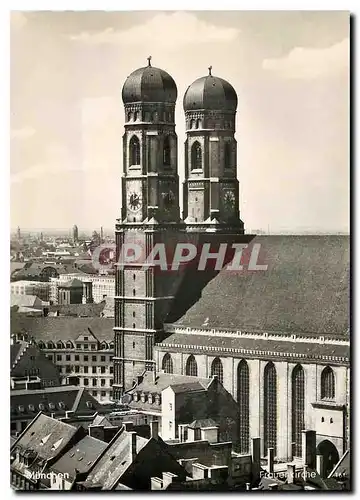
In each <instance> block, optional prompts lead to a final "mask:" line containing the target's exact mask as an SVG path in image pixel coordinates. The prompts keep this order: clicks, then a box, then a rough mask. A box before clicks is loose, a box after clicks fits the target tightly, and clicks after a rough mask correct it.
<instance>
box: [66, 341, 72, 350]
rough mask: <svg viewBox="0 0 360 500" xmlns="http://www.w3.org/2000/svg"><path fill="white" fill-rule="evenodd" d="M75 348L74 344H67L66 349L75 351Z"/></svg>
mask: <svg viewBox="0 0 360 500" xmlns="http://www.w3.org/2000/svg"><path fill="white" fill-rule="evenodd" d="M73 347H74V346H73V344H72V342H66V348H67V349H73Z"/></svg>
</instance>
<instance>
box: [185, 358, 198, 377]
mask: <svg viewBox="0 0 360 500" xmlns="http://www.w3.org/2000/svg"><path fill="white" fill-rule="evenodd" d="M185 374H186V375H190V376H191V377H197V374H198V367H197V362H196V359H195V358H194V356H193V355H192V354H191V356H189V357H188V359H187V361H186V368H185Z"/></svg>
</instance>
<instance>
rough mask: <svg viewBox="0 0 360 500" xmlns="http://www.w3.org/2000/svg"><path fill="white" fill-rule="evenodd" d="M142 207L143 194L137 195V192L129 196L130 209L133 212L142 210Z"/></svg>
mask: <svg viewBox="0 0 360 500" xmlns="http://www.w3.org/2000/svg"><path fill="white" fill-rule="evenodd" d="M141 205H142V197H141V193H136V192H135V191H133V192H130V193H129V194H128V207H129V209H130V210H132V211H133V212H137V211H138V210H140V208H141Z"/></svg>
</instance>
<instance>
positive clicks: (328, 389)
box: [321, 366, 335, 399]
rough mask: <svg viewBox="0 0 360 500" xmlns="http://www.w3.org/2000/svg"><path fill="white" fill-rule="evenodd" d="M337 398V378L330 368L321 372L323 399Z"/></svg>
mask: <svg viewBox="0 0 360 500" xmlns="http://www.w3.org/2000/svg"><path fill="white" fill-rule="evenodd" d="M334 398H335V376H334V372H333V370H332V369H331V368H330V366H326V367H325V368H324V369H323V371H322V372H321V399H334Z"/></svg>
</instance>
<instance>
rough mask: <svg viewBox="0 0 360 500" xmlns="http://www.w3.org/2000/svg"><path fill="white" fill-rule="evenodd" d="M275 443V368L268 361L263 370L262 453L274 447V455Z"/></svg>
mask: <svg viewBox="0 0 360 500" xmlns="http://www.w3.org/2000/svg"><path fill="white" fill-rule="evenodd" d="M276 445H277V391H276V368H275V365H274V363H271V362H270V363H268V364H267V365H266V366H265V370H264V453H265V454H266V453H267V450H268V448H274V454H275V456H276Z"/></svg>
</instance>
